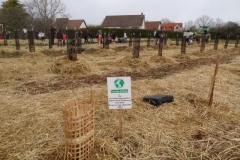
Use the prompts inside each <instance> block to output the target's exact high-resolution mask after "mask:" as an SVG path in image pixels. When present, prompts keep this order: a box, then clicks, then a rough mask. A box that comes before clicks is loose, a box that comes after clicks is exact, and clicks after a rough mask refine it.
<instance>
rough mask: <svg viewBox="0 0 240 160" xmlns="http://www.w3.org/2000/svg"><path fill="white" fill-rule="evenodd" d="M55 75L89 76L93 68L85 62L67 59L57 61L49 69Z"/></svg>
mask: <svg viewBox="0 0 240 160" xmlns="http://www.w3.org/2000/svg"><path fill="white" fill-rule="evenodd" d="M49 71H50V72H52V73H55V74H81V75H84V74H87V73H89V72H91V67H90V66H89V65H88V64H87V63H86V62H83V61H80V60H78V61H77V62H76V61H70V60H68V59H67V57H64V58H59V59H57V60H56V61H55V62H54V63H53V64H52V65H51V66H50V68H49Z"/></svg>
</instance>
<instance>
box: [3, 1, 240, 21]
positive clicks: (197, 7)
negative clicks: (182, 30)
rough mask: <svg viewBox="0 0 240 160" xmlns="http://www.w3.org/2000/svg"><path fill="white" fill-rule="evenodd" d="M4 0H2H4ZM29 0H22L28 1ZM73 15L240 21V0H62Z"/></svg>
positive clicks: (95, 17)
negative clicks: (206, 18)
mask: <svg viewBox="0 0 240 160" xmlns="http://www.w3.org/2000/svg"><path fill="white" fill-rule="evenodd" d="M0 1H2V0H0ZM24 1H28V0H20V2H24ZM62 2H63V3H64V4H65V5H66V7H67V11H66V12H67V13H68V14H69V15H70V16H71V17H70V19H84V20H85V22H86V23H87V25H89V24H93V25H99V24H101V23H102V22H103V20H104V18H105V16H106V15H140V14H141V12H143V14H144V15H145V20H148V21H160V20H162V19H163V18H168V19H169V20H170V21H173V22H182V23H183V24H184V23H185V22H187V21H190V20H192V21H195V20H196V19H197V18H199V17H201V16H203V15H207V16H209V17H210V18H213V19H214V20H215V19H216V18H220V19H222V20H223V21H224V22H227V21H233V22H238V23H240V0H62Z"/></svg>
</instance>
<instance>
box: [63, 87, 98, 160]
mask: <svg viewBox="0 0 240 160" xmlns="http://www.w3.org/2000/svg"><path fill="white" fill-rule="evenodd" d="M63 118H64V133H65V140H66V152H67V153H66V156H65V157H67V160H82V159H86V158H89V156H90V153H91V151H92V150H93V148H94V92H93V91H92V97H91V100H76V101H73V102H70V103H68V104H67V105H66V106H64V107H63Z"/></svg>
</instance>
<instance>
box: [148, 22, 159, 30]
mask: <svg viewBox="0 0 240 160" xmlns="http://www.w3.org/2000/svg"><path fill="white" fill-rule="evenodd" d="M145 29H148V30H160V29H161V21H146V22H145Z"/></svg>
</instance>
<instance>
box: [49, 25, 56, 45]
mask: <svg viewBox="0 0 240 160" xmlns="http://www.w3.org/2000/svg"><path fill="white" fill-rule="evenodd" d="M50 32H51V44H52V45H54V38H55V28H54V27H53V26H52V27H51V30H50Z"/></svg>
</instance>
